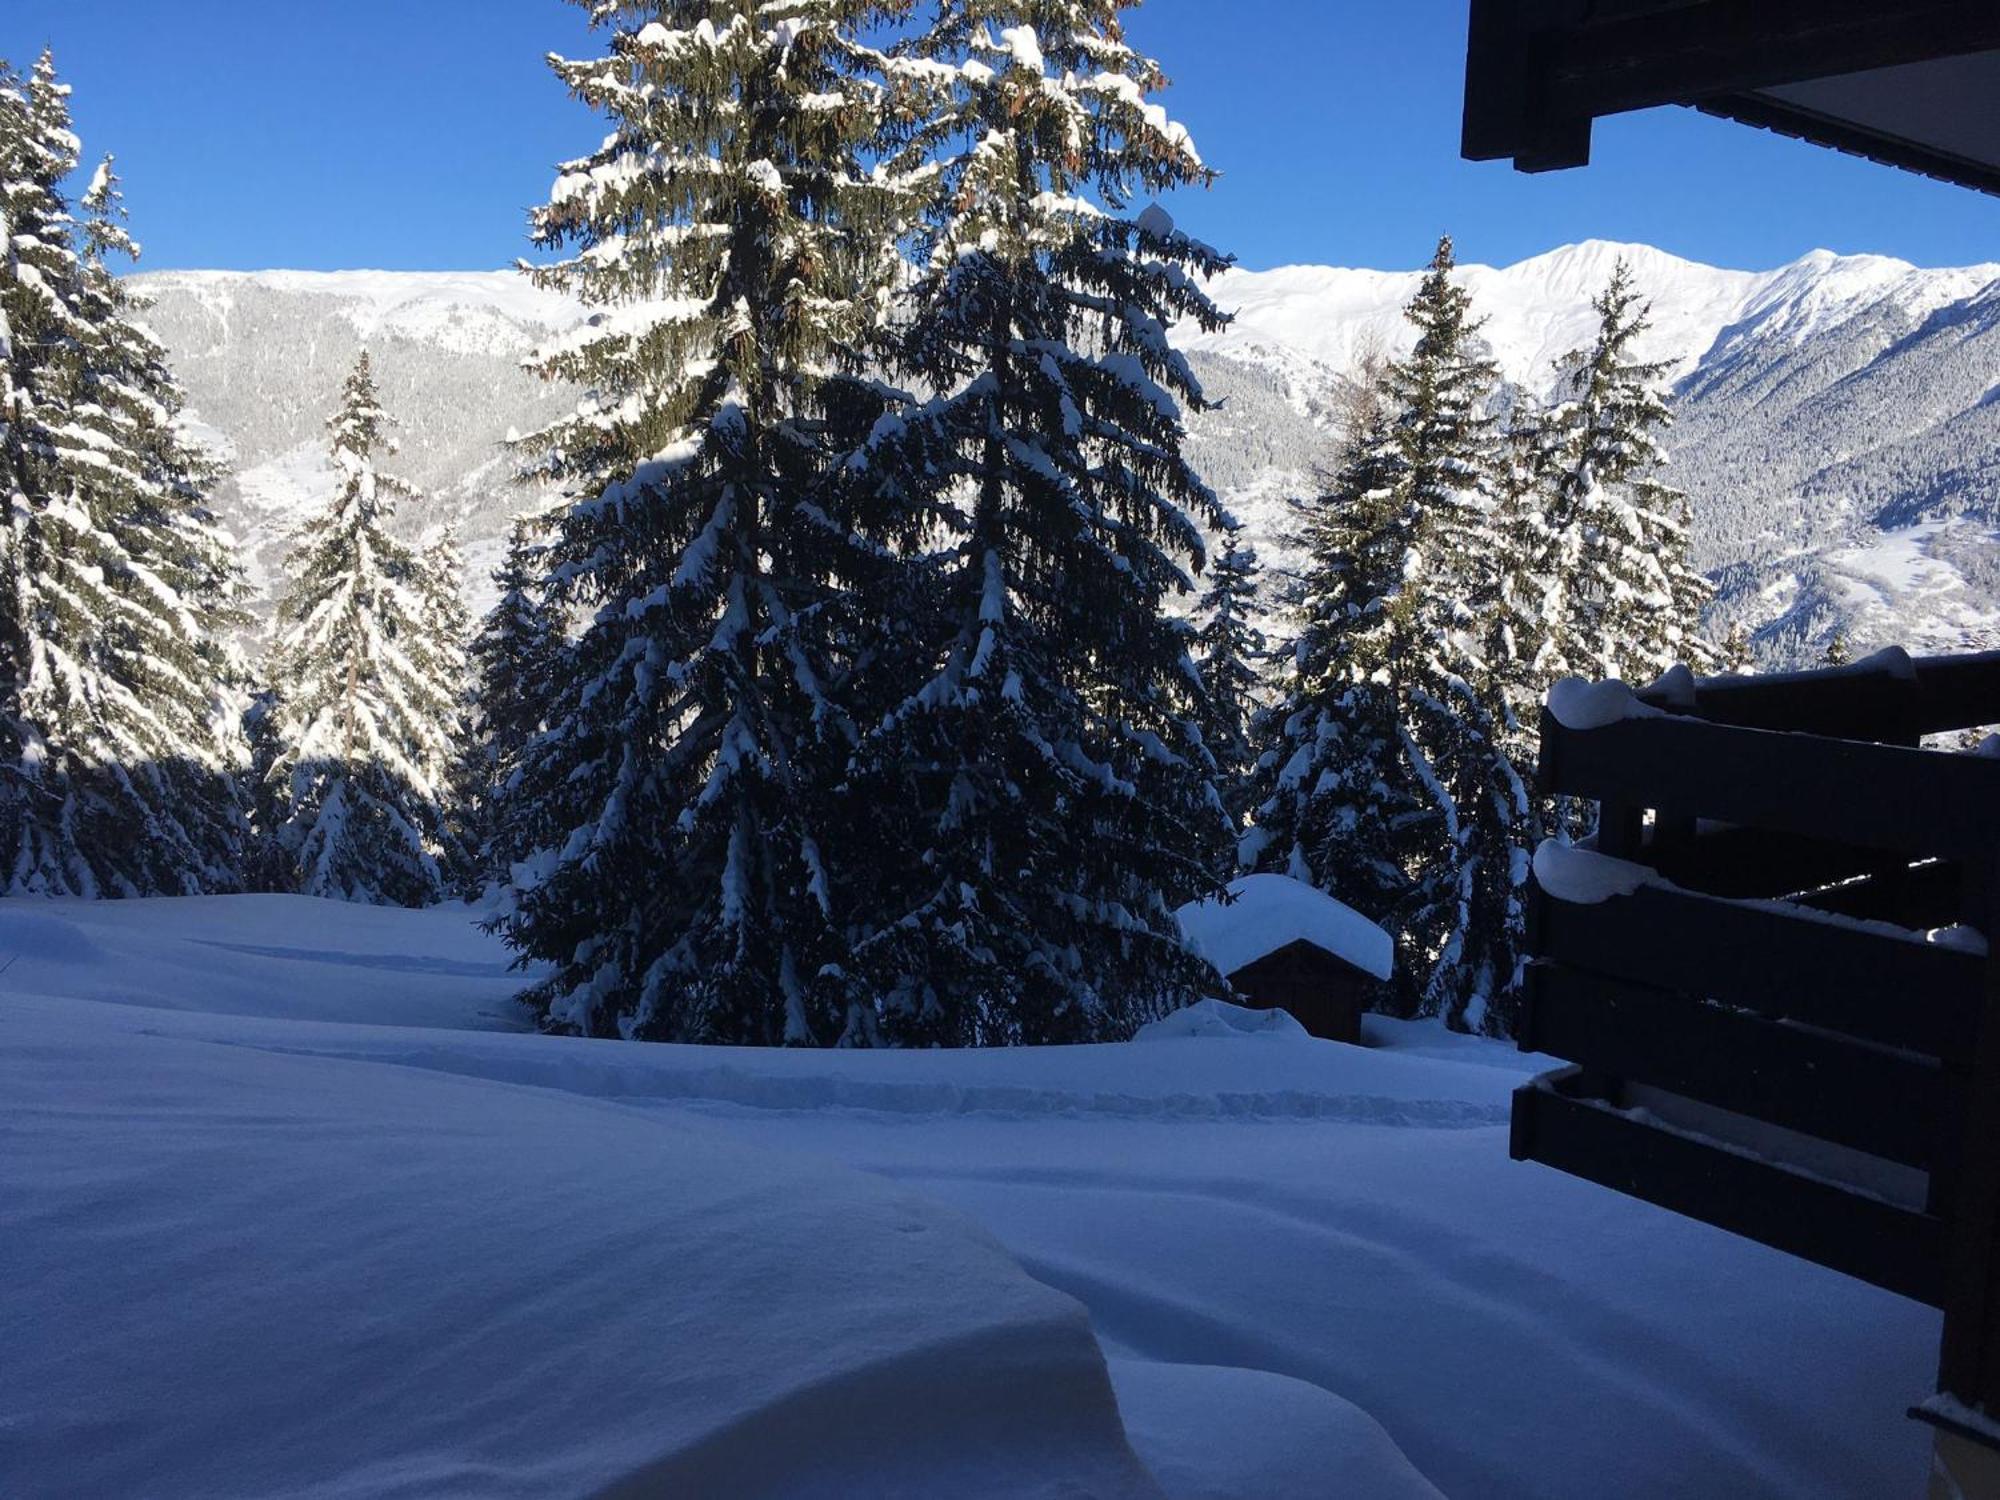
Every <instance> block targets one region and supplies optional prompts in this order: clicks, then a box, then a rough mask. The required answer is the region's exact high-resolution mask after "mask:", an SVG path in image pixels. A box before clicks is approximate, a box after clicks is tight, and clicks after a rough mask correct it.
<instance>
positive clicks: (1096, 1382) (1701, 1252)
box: [0, 897, 1937, 1500]
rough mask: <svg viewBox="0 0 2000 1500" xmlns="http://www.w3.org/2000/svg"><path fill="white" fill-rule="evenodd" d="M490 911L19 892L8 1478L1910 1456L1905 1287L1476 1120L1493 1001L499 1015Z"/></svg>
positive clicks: (1503, 1082) (992, 1487)
mask: <svg viewBox="0 0 2000 1500" xmlns="http://www.w3.org/2000/svg"><path fill="white" fill-rule="evenodd" d="M472 915H473V914H471V913H469V912H467V911H466V910H465V909H463V908H447V909H441V910H438V911H433V912H424V913H409V912H400V911H380V910H374V909H369V908H356V907H346V906H339V905H334V904H329V903H319V902H313V901H308V900H304V899H300V898H288V897H247V898H229V899H211V900H200V901H153V902H134V903H104V904H101V905H95V906H86V905H78V904H69V903H57V904H41V905H38V904H27V903H18V902H8V903H4V904H0V1141H4V1146H0V1246H4V1247H5V1265H6V1275H5V1278H4V1284H5V1288H6V1290H5V1292H4V1293H0V1370H4V1377H5V1378H4V1382H0V1494H5V1495H7V1496H9V1497H15V1496H42V1495H72V1494H88V1495H93V1496H117V1495H140V1494H196V1493H199V1494H276V1493H285V1494H311V1495H320V1496H363V1495H366V1496H390V1495H394V1496H415V1495H423V1496H430V1495H467V1496H473V1495H477V1496H510V1495H520V1496H528V1495H534V1496H543V1495H563V1494H583V1493H591V1492H597V1491H605V1490H609V1491H612V1492H615V1493H626V1494H663V1495H676V1496H683V1495H685V1496H708V1495H727V1496H757V1495H770V1496H877V1495H908V1496H939V1495H950V1496H986V1495H991V1496H996V1497H998V1496H1016V1495H1026V1496H1051V1497H1053V1496H1058V1495H1061V1496H1147V1497H1152V1496H1160V1495H1166V1496H1172V1497H1192V1496H1213V1497H1246V1496H1258V1497H1268V1500H1289V1497H1295V1496H1296V1497H1306V1496H1313V1497H1320V1496H1361V1497H1368V1496H1381V1497H1398V1500H1400V1497H1406V1496H1422V1495H1430V1494H1433V1493H1436V1492H1439V1491H1441V1492H1443V1493H1445V1494H1449V1495H1455V1496H1465V1497H1508V1496H1522V1497H1527V1496H1536V1497H1544V1496H1547V1497H1560V1496H1584V1495H1590V1496H1600V1495H1619V1496H1625V1497H1631V1496H1683V1495H1703V1496H1710V1495H1713V1496H1758V1495H1796V1496H1812V1497H1829V1496H1847V1495H1852V1496H1872V1495H1882V1494H1899V1493H1905V1492H1908V1491H1910V1490H1912V1489H1913V1488H1914V1487H1915V1486H1916V1485H1917V1484H1918V1483H1919V1482H1920V1476H1921V1475H1922V1474H1923V1473H1924V1462H1925V1458H1924V1453H1925V1445H1924V1442H1923V1438H1922V1434H1921V1431H1920V1430H1919V1429H1917V1428H1916V1427H1915V1426H1914V1424H1911V1423H1909V1422H1907V1421H1905V1420H1904V1418H1903V1416H1902V1412H1903V1410H1904V1408H1905V1407H1906V1406H1907V1405H1908V1404H1909V1403H1910V1402H1912V1401H1914V1400H1917V1399H1920V1398H1921V1397H1922V1396H1923V1395H1924V1394H1925V1393H1926V1392H1927V1391H1928V1389H1929V1386H1930V1375H1931V1367H1932V1360H1933V1355H1934V1350H1935V1341H1936V1336H1937V1320H1936V1318H1935V1316H1934V1315H1933V1314H1931V1313H1929V1312H1928V1311H1926V1310H1924V1309H1922V1308H1919V1307H1916V1306H1915V1305H1913V1304H1911V1303H1908V1302H1904V1301H1902V1300H1900V1299H1897V1298H1895V1297H1891V1296H1889V1295H1887V1294H1884V1293H1881V1292H1877V1291H1874V1290H1871V1289H1869V1288H1866V1287H1863V1286H1860V1285H1858V1284H1856V1283H1853V1282H1850V1281H1847V1280H1844V1279H1843V1278H1840V1277H1837V1276H1834V1275H1832V1274H1830V1273H1828V1272H1824V1271H1820V1270H1818V1269H1816V1268H1813V1267H1810V1266H1806V1265H1803V1264H1801V1263H1799V1262H1796V1261H1793V1260H1790V1259H1788V1258H1786V1257H1784V1256H1780V1255H1778V1254H1776V1253H1774V1252H1771V1251H1767V1250H1764V1249H1761V1248H1759V1247H1757V1246H1754V1245H1750V1244H1747V1243H1744V1242H1742V1241H1739V1240H1735V1239H1733V1238H1731V1237H1729V1236H1726V1235H1723V1234H1720V1233H1717V1232H1715V1231H1712V1230H1708V1229H1705V1228H1703V1227H1701V1226H1699V1225H1696V1224H1692V1223H1689V1222H1687V1221H1684V1220H1680V1219H1677V1218H1674V1217H1672V1216H1670V1215H1668V1214H1665V1213H1661V1212H1658V1211H1655V1210H1653V1209H1650V1208H1648V1207H1645V1206H1644V1205H1640V1204H1636V1203H1633V1202H1631V1201H1629V1200H1626V1199H1623V1198H1620V1197H1618V1196H1616V1195H1615V1194H1611V1193H1608V1192H1605V1191H1602V1190H1600V1189H1596V1188H1593V1187H1590V1186H1588V1185H1586V1184H1583V1183H1580V1182H1575V1181H1572V1180H1570V1179H1568V1178H1565V1177H1563V1176H1561V1175H1559V1174H1557V1173H1554V1172H1550V1171H1547V1170H1545V1169H1543V1168H1540V1167H1534V1166H1526V1165H1520V1164H1515V1163H1511V1162H1509V1161H1508V1160H1507V1140H1506V1128H1505V1121H1506V1116H1507V1098H1508V1094H1509V1091H1510V1090H1511V1088H1512V1087H1513V1086H1514V1084H1515V1083H1516V1082H1518V1081H1519V1079H1520V1078H1521V1076H1522V1075H1523V1073H1524V1072H1525V1071H1527V1070H1528V1068H1529V1067H1530V1066H1531V1063H1530V1060H1526V1059H1522V1058H1521V1057H1519V1056H1518V1055H1517V1054H1515V1053H1514V1052H1512V1051H1511V1050H1510V1049H1507V1048H1505V1047H1502V1046H1498V1045H1494V1044H1489V1043H1479V1042H1472V1041H1467V1040H1464V1039H1459V1038H1452V1037H1449V1036H1446V1035H1444V1034H1443V1033H1441V1032H1439V1031H1436V1030H1435V1029H1432V1028H1429V1027H1421V1026H1397V1025H1391V1024H1387V1023H1374V1024H1373V1025H1372V1026H1371V1035H1372V1037H1373V1039H1374V1040H1375V1041H1376V1042H1377V1043H1378V1045H1377V1046H1376V1047H1375V1048H1373V1049H1369V1050H1363V1049H1357V1048H1349V1047H1342V1046H1340V1045H1338V1044H1335V1043H1325V1042H1317V1041H1313V1040H1310V1039H1304V1038H1301V1037H1299V1036H1298V1035H1297V1034H1296V1033H1295V1032H1284V1031H1271V1032H1250V1033H1245V1032H1241V1031H1238V1030H1236V1029H1235V1028H1233V1027H1229V1026H1204V1027H1195V1028H1186V1030H1188V1031H1191V1032H1193V1033H1195V1034H1183V1035H1174V1034H1173V1031H1174V1028H1163V1031H1162V1034H1161V1039H1159V1040H1154V1041H1147V1042H1141V1043H1134V1044H1130V1045H1127V1046H1109V1047H1085V1048H1070V1049H1049V1050H1032V1051H1015V1052H989V1053H972V1054H954V1053H905V1054H885V1053H839V1054H829V1053H802V1052H755V1051H744V1050H721V1049H715V1050H702V1049H689V1048H677V1047H661V1046H647V1045H625V1044H617V1043H604V1042H581V1041H569V1040H557V1039H552V1038H545V1037H539V1036H535V1035H533V1034H522V1033H518V1032H515V1033H513V1034H510V1033H509V1030H508V1028H518V1027H519V1026H520V1025H521V1024H522V1022H521V1018H520V1017H519V1015H518V1014H516V1013H515V1011H514V1010H513V1009H512V1007H511V1005H510V1003H509V1000H508V996H509V995H510V993H511V992H512V990H513V988H514V986H515V985H517V984H518V983H519V982H520V981H519V976H517V975H511V974H509V973H508V971H507V955H506V954H505V953H504V951H502V950H501V949H500V948H499V947H498V946H497V945H496V944H495V943H494V942H493V941H492V940H490V939H488V938H486V937H484V936H483V935H481V934H480V933H479V932H477V931H476V930H475V929H474V927H473V926H472V925H471V922H472ZM1433 1487H1434V1488H1433Z"/></svg>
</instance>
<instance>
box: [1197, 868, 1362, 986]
mask: <svg viewBox="0 0 2000 1500" xmlns="http://www.w3.org/2000/svg"><path fill="white" fill-rule="evenodd" d="M1229 893H1230V895H1231V896H1233V897H1234V898H1235V899H1234V900H1233V901H1231V902H1229V903H1228V904H1227V905H1224V904H1223V903H1222V902H1221V901H1191V902H1189V903H1188V904H1187V905H1186V906H1183V907H1182V908H1181V909H1180V910H1179V911H1178V912H1177V913H1175V915H1176V916H1178V917H1179V918H1180V923H1181V931H1182V932H1183V933H1185V934H1186V935H1187V940H1188V941H1189V942H1190V943H1191V944H1193V945H1194V946H1195V947H1196V948H1197V949H1199V950H1200V951H1201V955H1202V957H1204V958H1206V959H1207V960H1208V961H1209V962H1210V963H1212V964H1214V965H1215V967H1216V968H1217V969H1219V970H1221V971H1222V972H1223V973H1224V974H1234V973H1235V972H1236V971H1237V970H1238V969H1241V968H1245V967H1247V966H1248V965H1250V964H1253V963H1255V962H1256V961H1257V960H1258V959H1260V958H1264V957H1266V956H1268V955H1270V954H1273V953H1276V952H1277V951H1278V950H1279V949H1280V948H1284V947H1287V946H1289V945H1290V944H1292V943H1296V942H1300V941H1304V942H1308V943H1311V944H1313V945H1314V946H1315V947H1320V948H1324V949H1325V950H1326V951H1327V952H1329V953H1331V954H1333V955H1334V956H1335V957H1336V958H1341V959H1345V960H1346V961H1347V962H1348V963H1351V964H1353V965H1354V967H1355V968H1357V969H1360V970H1361V971H1362V972H1363V973H1366V974H1373V975H1374V976H1375V977H1376V978H1377V979H1387V978H1388V977H1389V975H1390V974H1391V973H1392V972H1393V971H1394V969H1395V964H1396V945H1395V943H1394V942H1392V941H1391V940H1390V937H1389V934H1388V933H1386V932H1384V931H1383V930H1382V929H1381V928H1379V927H1377V926H1376V925H1375V924H1374V923H1373V922H1371V921H1369V920H1368V919H1367V918H1366V917H1364V916H1362V915H1361V913H1360V912H1358V911H1356V910H1355V909H1354V908H1353V907H1351V906H1345V905H1343V904H1341V903H1340V902H1338V901H1336V900H1334V899H1333V897H1331V896H1329V895H1327V893H1326V892H1325V891H1321V890H1315V889H1314V888H1313V887H1312V886H1309V885H1307V884H1306V883H1305V882H1304V881H1302V880H1293V879H1292V878H1291V877H1290V876H1289V875H1246V876H1244V877H1243V878H1242V879H1241V880H1234V881H1231V882H1230V885H1229Z"/></svg>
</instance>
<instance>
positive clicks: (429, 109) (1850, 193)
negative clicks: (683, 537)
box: [0, 0, 2000, 270]
mask: <svg viewBox="0 0 2000 1500" xmlns="http://www.w3.org/2000/svg"><path fill="white" fill-rule="evenodd" d="M1131 30H1132V34H1133V37H1134V38H1135V40H1136V41H1137V42H1138V43H1139V45H1141V46H1143V47H1145V48H1147V49H1148V50H1149V51H1151V52H1152V53H1153V54H1154V55H1156V56H1158V57H1159V58H1160V59H1161V60H1162V61H1163V62H1164V63H1165V65H1166V68H1167V71H1168V73H1169V75H1170V76H1171V77H1172V78H1173V79H1174V83H1175V86H1174V88H1173V89H1172V90H1171V91H1170V92H1169V94H1168V95H1167V97H1166V100H1165V102H1166V104H1167V106H1168V107H1169V109H1171V110H1172V111H1173V112H1174V113H1175V114H1176V115H1177V116H1178V117H1179V118H1180V119H1181V120H1182V121H1183V122H1184V123H1186V124H1187V125H1188V127H1189V128H1190V129H1191V130H1192V131H1193V132H1194V135H1195V140H1196V142H1197V144H1198V145H1199V146H1200V148H1201V150H1202V153H1203V154H1204V156H1206V157H1207V159H1208V160H1209V162H1210V163H1211V164H1212V165H1213V166H1215V167H1217V168H1219V169H1220V170H1221V171H1222V172H1223V173H1224V177H1223V180H1222V182H1221V183H1220V184H1219V185H1218V186H1217V187H1216V188H1214V189H1213V190H1212V191H1210V192H1207V193H1203V194H1197V195H1188V194H1183V195H1181V197H1180V199H1179V200H1178V201H1175V202H1174V203H1172V204H1171V207H1172V208H1173V210H1174V212H1175V215H1176V217H1177V218H1178V219H1179V220H1180V221H1181V223H1182V225H1183V226H1184V227H1185V228H1187V229H1189V230H1190V231H1192V232H1194V233H1197V234H1200V235H1202V236H1203V237H1204V238H1207V239H1209V240H1211V241H1212V242H1214V243H1215V244H1217V245H1218V246H1220V247H1221V248H1223V249H1226V250H1230V251H1233V252H1234V253H1235V254H1237V255H1238V256H1239V257H1240V258H1241V260H1242V262H1243V263H1244V264H1245V265H1249V266H1253V267H1265V266H1272V265H1282V264H1286V263H1291V262H1306V261H1317V262H1330V263H1334V264H1339V265H1358V266H1379V267H1384V268H1389V267H1406V266H1411V265H1415V264H1418V263H1419V262H1421V261H1422V260H1423V259H1424V258H1425V256H1426V255H1427V254H1428V252H1429V248H1430V245H1431V243H1432V242H1433V241H1434V239H1435V237H1436V236H1437V235H1438V233H1440V232H1441V231H1445V230H1449V231H1451V232H1452V233H1453V234H1455V235H1456V236H1457V237H1458V240H1459V245H1460V252H1461V255H1462V256H1463V257H1464V258H1465V259H1468V260H1481V261H1488V262H1495V263H1504V262H1508V261H1513V260H1518V259H1520V258H1522V257H1524V256H1527V255H1533V254H1536V253H1538V252H1540V251H1543V250H1546V249H1549V248H1551V247H1553V246H1555V245H1559V244H1563V243H1565V242H1568V241H1571V240H1578V239H1585V238H1592V237H1596V238H1605V239H1623V240H1638V241H1644V242H1647V243H1651V244H1655V245H1658V246H1660V247H1661V248H1663V249H1666V250H1670V251H1673V252H1675V253H1677V254H1681V255H1686V256H1689V257H1692V258H1695V259H1699V260H1707V261H1711V262H1714V263H1716V264H1721V265H1731V266H1743V267H1754V268H1762V267H1768V266H1774V265H1778V264H1780V263H1782V262H1785V261H1788V260H1792V259H1794V258H1796V257H1797V256H1799V255H1801V254H1803V253H1804V252H1805V251H1807V250H1811V249H1814V248H1816V247H1820V246H1825V247H1827V248H1830V249H1834V250H1839V251H1877V252H1881V253H1885V254H1892V255H1899V256H1902V257H1903V258H1905V259H1907V260H1912V261H1915V262H1917V263H1918V264H1924V265H1955V264H1964V263H1968V262H1973V261H1985V260H2000V199H1994V198H1990V197H1982V196H1979V195H1977V194H1974V193H1971V192H1968V191H1965V190H1963V189H1956V188H1949V187H1944V186H1941V185H1939V184H1936V183H1932V182H1928V181H1925V180H1923V179H1920V178H1916V177H1913V176H1909V175H1907V174H1904V173H1899V172H1895V171H1893V170H1891V169H1889V168H1886V167H1878V166H1875V165H1874V164H1872V163H1868V162H1859V161H1853V160H1850V159H1848V158H1846V157H1842V156H1840V155H1838V154H1837V153H1834V152H1830V151H1824V150H1821V149H1818V148H1815V147H1809V146H1803V145H1800V144H1798V143H1796V142H1792V141H1786V140H1782V139H1779V138H1777V137H1774V136H1769V135H1765V134H1763V133H1761V132H1758V131H1752V130H1749V129H1746V128H1744V127H1742V126H1738V125H1732V124H1728V123H1725V122H1721V121H1715V120H1710V119H1707V118H1705V117H1703V116H1700V115H1697V114H1694V113H1692V112H1690V111H1686V110H1656V111H1652V112H1650V113H1647V114H1644V115H1636V116H1629V117H1626V118H1623V119H1619V120H1613V121H1607V122H1605V123H1603V124H1600V125H1599V127H1598V133H1597V145H1596V152H1595V158H1596V163H1595V165H1593V166H1592V167H1590V168H1588V169H1586V170H1584V171H1581V172H1568V173H1558V174H1553V175H1550V176H1545V177H1524V176H1521V175H1519V174H1517V173H1515V172H1514V171H1513V170H1512V169H1511V168H1509V167H1507V166H1505V165H1504V164H1500V163H1484V164H1472V163H1467V162H1462V161H1460V160H1459V158H1458V104H1459V89H1460V86H1461V75H1462V69H1463V61H1464V58H1463V52H1464V45H1465V0H1376V3H1367V0H1150V3H1147V4H1146V5H1144V6H1143V8H1142V9H1140V10H1139V11H1138V12H1137V13H1136V14H1135V16H1134V19H1133V22H1132V27H1131ZM45 43H47V44H52V45H53V46H54V47H55V49H56V56H57V61H58V63H59V65H60V66H61V68H62V70H63V71H64V73H65V75H66V76H67V77H68V78H69V80H70V82H71V83H73V84H74V85H75V87H76V91H77V92H76V101H75V102H76V113H77V122H78V127H79V130H80V131H81V133H82V135H83V137H84V143H85V149H86V151H88V152H90V153H93V154H95V153H98V152H102V151H105V150H111V151H115V152H116V153H117V154H118V157H119V163H120V170H121V172H122V173H123V174H124V176H125V178H126V186H127V192H128V196H129V201H130V206H131V208H132V211H133V216H134V228H135V230H136V231H137V232H138V234H139V235H140V237H141V238H142V239H144V240H145V241H146V243H147V247H148V254H147V261H146V263H147V265H148V266H150V267H154V268H170V267H195V266H215V267H238V268H263V267H273V266H285V267H303V268H322V269H325V268H336V267H358V266H366V267H382V268H391V269H454V270H456V269H468V268H475V267H490V266H498V265H504V264H507V263H508V262H510V261H511V260H513V259H514V258H515V257H516V256H518V255H520V254H522V253H523V251H524V248H525V247H524V241H523V230H522V226H523V222H524V218H525V213H526V210H527V209H528V207H529V206H530V205H532V204H533V203H535V202H537V201H539V200H540V198H541V197H542V195H543V194H544V193H545V192H546V190H547V188H548V185H549V182H550V181H551V178H552V172H551V170H550V169H551V167H552V165H553V163H555V162H556V161H558V160H559V159H561V158H563V157H565V156H570V155H575V154H579V153H581V152H583V151H586V150H588V149H590V148H591V147H592V146H593V145H595V143H596V142H597V140H598V139H599V138H600V136H601V135H602V133H603V132H602V130H601V129H600V128H599V127H598V125H597V123H596V122H595V121H593V120H592V118H591V117H590V116H589V115H588V114H587V113H586V112H584V111H583V110H581V109H580V108H579V107H577V106H576V105H574V104H572V103H571V102H570V101H569V100H568V99H567V98H566V97H564V95H563V92H562V90H561V88H560V86H559V85H558V84H557V83H556V82H555V80H554V78H553V77H552V76H551V75H550V74H549V73H548V72H547V70H546V69H545V68H544V66H543V64H542V61H541V59H542V56H543V54H544V53H546V52H549V51H551V50H557V51H564V50H567V51H576V50H578V49H581V48H585V47H588V46H589V45H590V43H589V41H588V40H587V28H586V26H585V25H584V22H583V14H582V12H581V11H580V10H579V9H577V8H576V7H575V6H573V5H569V4H565V3H561V0H332V3H324V0H280V3H277V4H272V3H269V0H4V4H0V56H4V57H8V58H10V59H12V60H13V61H15V62H16V63H17V64H26V63H28V62H30V61H32V59H33V57H34V55H35V54H36V53H37V52H39V50H40V49H41V47H42V46H43V45H44V44H45Z"/></svg>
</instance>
